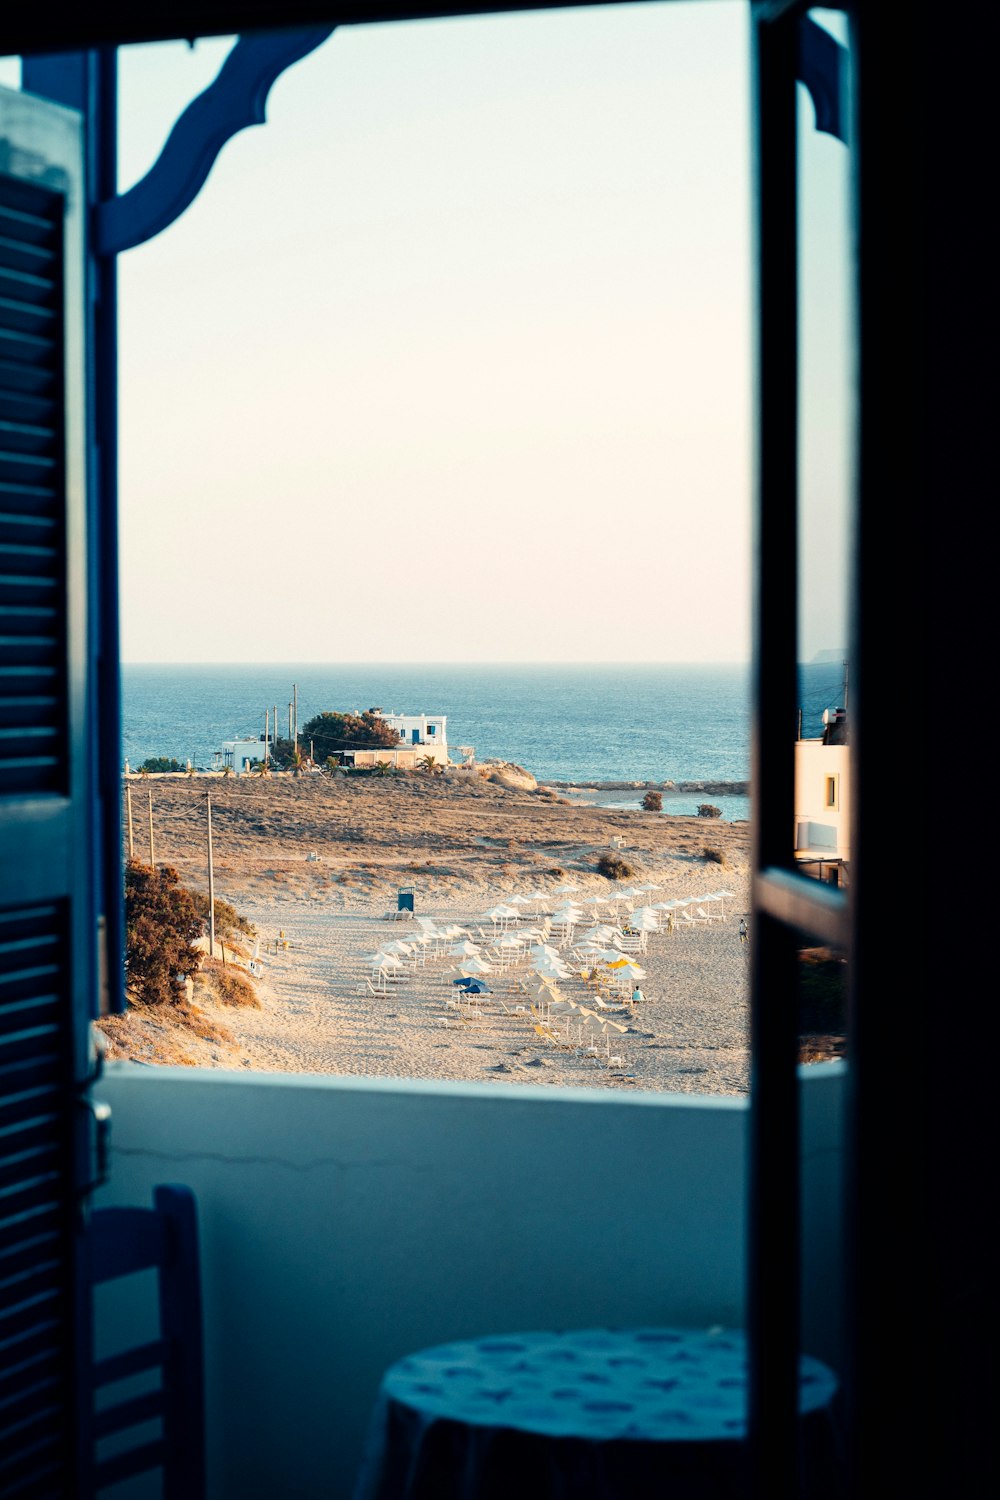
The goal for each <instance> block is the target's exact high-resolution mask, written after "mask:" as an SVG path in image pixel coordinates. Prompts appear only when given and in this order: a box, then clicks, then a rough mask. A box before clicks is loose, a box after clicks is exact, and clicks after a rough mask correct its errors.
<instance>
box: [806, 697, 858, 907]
mask: <svg viewBox="0 0 1000 1500" xmlns="http://www.w3.org/2000/svg"><path fill="white" fill-rule="evenodd" d="M823 722H824V726H825V727H824V730H823V734H822V735H821V736H820V737H818V738H815V739H798V740H796V742H795V864H796V869H799V870H801V872H802V873H803V874H804V875H812V876H815V877H816V878H817V879H819V880H825V881H826V882H827V883H828V884H830V885H843V884H844V883H845V881H846V879H847V875H848V871H849V868H850V860H851V772H850V749H849V745H848V730H847V715H846V713H845V711H844V710H843V709H833V710H828V711H827V712H825V713H824V715H823Z"/></svg>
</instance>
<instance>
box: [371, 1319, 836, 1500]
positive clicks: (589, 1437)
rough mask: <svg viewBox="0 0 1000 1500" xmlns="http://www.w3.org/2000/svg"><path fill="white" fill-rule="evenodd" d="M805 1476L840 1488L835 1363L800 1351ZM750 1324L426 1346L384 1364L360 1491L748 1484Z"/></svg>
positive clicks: (431, 1495) (669, 1491)
mask: <svg viewBox="0 0 1000 1500" xmlns="http://www.w3.org/2000/svg"><path fill="white" fill-rule="evenodd" d="M799 1389H800V1397H799V1410H800V1414H801V1418H802V1422H803V1448H804V1453H805V1456H806V1462H807V1486H806V1488H807V1491H808V1493H809V1494H810V1495H813V1496H816V1497H817V1500H831V1497H833V1496H835V1495H836V1494H837V1483H838V1479H837V1474H838V1463H837V1444H836V1434H835V1430H834V1424H833V1418H832V1411H831V1407H832V1403H833V1399H834V1395H835V1393H836V1389H837V1381H836V1377H835V1376H834V1375H833V1373H832V1371H830V1370H829V1369H828V1368H827V1367H826V1366H825V1365H823V1364H820V1362H819V1361H818V1360H815V1359H809V1358H805V1357H804V1358H803V1359H802V1361H801V1365H800V1387H799ZM746 1394H747V1349H746V1339H745V1336H744V1335H743V1334H742V1333H741V1332H738V1331H727V1330H723V1329H712V1330H709V1331H707V1332H705V1331H694V1330H689V1329H679V1328H632V1329H601V1328H595V1329H584V1330H578V1331H575V1332H568V1333H555V1332H548V1333H546V1332H539V1333H524V1334H512V1335H509V1336H506V1337H496V1338H482V1339H475V1340H470V1341H468V1342H464V1343H458V1344H443V1345H441V1346H440V1347H438V1348H435V1349H424V1350H421V1351H420V1352H419V1353H417V1354H413V1355H410V1356H409V1357H407V1358H406V1359H402V1360H400V1361H399V1362H398V1363H397V1364H395V1365H393V1366H392V1368H391V1369H390V1370H389V1371H388V1372H387V1373H386V1375H385V1377H384V1379H383V1381H382V1387H381V1390H380V1393H379V1400H378V1403H377V1405H376V1410H375V1412H374V1415H373V1420H372V1424H371V1430H370V1434H369V1442H368V1447H367V1450H366V1454H365V1460H364V1463H363V1465H362V1470H361V1474H360V1477H359V1481H358V1486H357V1489H356V1491H355V1500H532V1497H534V1496H538V1497H553V1500H646V1497H649V1500H652V1497H654V1496H655V1497H656V1500H678V1497H679V1500H724V1497H730V1496H732V1497H737V1496H739V1497H742V1496H743V1495H745V1493H746V1483H745V1480H746V1472H745V1463H746V1454H745V1446H744V1444H743V1443H742V1441H741V1439H743V1438H744V1437H745V1436H746Z"/></svg>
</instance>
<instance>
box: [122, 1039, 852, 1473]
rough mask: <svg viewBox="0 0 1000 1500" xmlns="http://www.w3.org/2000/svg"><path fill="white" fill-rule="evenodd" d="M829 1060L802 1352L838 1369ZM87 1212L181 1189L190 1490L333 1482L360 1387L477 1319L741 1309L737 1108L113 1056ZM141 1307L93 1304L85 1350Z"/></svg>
mask: <svg viewBox="0 0 1000 1500" xmlns="http://www.w3.org/2000/svg"><path fill="white" fill-rule="evenodd" d="M842 1081H843V1070H842V1068H841V1067H840V1066H839V1065H830V1066H824V1067H818V1068H812V1069H810V1070H809V1077H808V1079H807V1081H806V1086H805V1087H804V1090H803V1093H804V1106H805V1108H804V1113H805V1130H804V1152H803V1158H804V1162H805V1163H806V1165H807V1173H806V1192H805V1219H806V1248H807V1256H806V1264H807V1299H806V1300H807V1306H808V1308H809V1316H808V1318H807V1322H806V1332H805V1340H804V1342H805V1345H806V1347H807V1348H808V1349H809V1351H810V1352H811V1353H815V1354H818V1355H820V1356H821V1357H825V1358H827V1359H830V1360H832V1361H834V1362H836V1360H837V1356H838V1350H837V1344H836V1329H837V1325H838V1315H837V1304H838V1299H839V1265H840V1262H839V1254H838V1251H837V1243H838V1242H837V1225H838V1222H839V1214H838V1212H837V1207H836V1205H837V1202H838V1194H839V1188H838V1184H839V1164H840V1155H839V1150H840V1148H839V1109H840V1095H841V1089H842ZM98 1092H99V1095H100V1096H101V1097H103V1098H105V1099H107V1101H108V1102H109V1103H110V1104H111V1106H112V1110H113V1127H112V1175H111V1181H110V1183H109V1184H108V1186H107V1187H106V1188H104V1189H102V1191H101V1193H100V1194H99V1195H98V1203H99V1205H104V1204H109V1203H135V1204H145V1203H148V1202H150V1199H151V1193H152V1189H153V1187H154V1185H155V1184H156V1183H159V1182H183V1183H187V1184H188V1185H189V1186H190V1187H191V1188H192V1189H193V1190H194V1192H195V1193H196V1194H197V1197H198V1203H199V1215H200V1225H201V1235H202V1260H203V1285H204V1300H205V1332H206V1364H207V1370H206V1376H207V1406H208V1424H209V1475H210V1495H211V1496H212V1500H231V1497H233V1496H237V1495H238V1496H240V1497H241V1500H256V1497H261V1500H265V1497H266V1500H274V1497H276V1496H301V1497H312V1496H317V1497H319V1496H323V1497H325V1500H341V1497H347V1496H349V1494H350V1490H351V1484H352V1480H353V1477H354V1473H355V1469H356V1465H357V1461H358V1457H359V1454H360V1450H361V1445H362V1442H363V1438H364V1432H365V1427H366V1423H367V1418H368V1413H369V1410H370V1408H371V1405H372V1402H373V1400H374V1396H375V1392H376V1389H377V1385H378V1381H379V1378H380V1376H381V1374H382V1371H383V1370H384V1369H385V1367H386V1366H387V1365H388V1364H390V1363H391V1362H392V1361H393V1360H394V1359H396V1358H397V1357H398V1356H399V1355H401V1354H403V1353H405V1352H407V1351H409V1350H413V1349H417V1348H421V1347H424V1346H426V1345H429V1344H435V1343H440V1342H444V1341H446V1340H450V1339H456V1338H462V1337H466V1336H470V1335H474V1334H481V1333H485V1332H511V1331H514V1330H516V1329H527V1328H538V1327H567V1326H570V1327H572V1326H576V1327H581V1326H584V1327H585V1326H588V1325H591V1324H616V1325H629V1324H671V1323H672V1324H685V1325H689V1326H709V1325H711V1324H723V1325H727V1326H736V1325H740V1324H741V1323H742V1321H743V1311H744V1299H743V1249H744V1245H743V1240H744V1198H745V1147H746V1124H747V1108H746V1103H745V1101H743V1100H739V1099H724V1098H709V1097H704V1098H702V1097H697V1096H690V1095H656V1094H648V1093H636V1094H626V1093H624V1092H622V1091H618V1090H616V1091H614V1092H611V1091H609V1092H607V1093H604V1092H598V1091H596V1090H593V1091H591V1090H583V1089H573V1090H568V1089H559V1090H557V1089H547V1088H544V1087H523V1086H512V1085H503V1084H496V1085H479V1084H459V1083H454V1084H445V1083H435V1084H422V1083H418V1082H412V1081H395V1080H385V1079H380V1080H375V1079H352V1078H330V1077H318V1076H315V1075H312V1076H310V1075H300V1076H289V1075H263V1074H253V1075H246V1074H231V1073H216V1072H213V1073H197V1072H192V1071H190V1070H188V1069H152V1068H143V1067H133V1066H129V1065H113V1066H111V1067H109V1069H108V1071H107V1074H106V1076H105V1078H104V1080H103V1081H102V1085H101V1087H100V1089H99V1090H98ZM137 1316H139V1310H138V1308H137V1305H136V1304H135V1303H134V1302H133V1301H129V1300H127V1299H126V1298H125V1297H124V1296H122V1295H121V1294H118V1295H116V1296H114V1297H111V1296H108V1295H107V1294H105V1298H104V1300H103V1301H102V1302H101V1303H100V1304H99V1306H98V1319H99V1323H100V1327H99V1336H100V1339H101V1341H102V1344H104V1346H105V1347H111V1346H113V1345H114V1344H115V1343H116V1342H118V1340H119V1334H120V1330H121V1328H122V1326H123V1325H125V1324H129V1325H132V1324H133V1323H134V1321H135V1318H136V1317H137Z"/></svg>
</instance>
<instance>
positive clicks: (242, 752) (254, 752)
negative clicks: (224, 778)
mask: <svg viewBox="0 0 1000 1500" xmlns="http://www.w3.org/2000/svg"><path fill="white" fill-rule="evenodd" d="M263 759H264V741H263V740H262V739H255V740H249V739H248V740H223V742H222V744H221V745H220V747H219V749H218V750H213V751H212V770H213V771H223V770H225V768H226V767H227V766H231V767H232V769H233V770H234V771H236V772H237V773H239V772H241V771H249V769H250V766H251V764H252V762H253V761H255V760H263Z"/></svg>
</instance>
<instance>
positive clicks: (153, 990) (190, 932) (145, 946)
mask: <svg viewBox="0 0 1000 1500" xmlns="http://www.w3.org/2000/svg"><path fill="white" fill-rule="evenodd" d="M200 936H201V918H200V917H199V915H198V912H197V909H196V907H195V903H194V899H193V897H192V895H191V892H190V891H188V890H186V889H185V888H184V886H182V885H181V884H180V877H179V876H178V874H177V871H176V870H174V869H171V867H170V866H169V865H161V866H160V868H159V869H158V870H151V869H150V868H149V866H148V865H144V864H140V862H139V861H138V860H137V859H130V860H129V861H128V863H127V864H126V866H125V982H126V984H127V985H128V986H129V988H130V989H132V990H133V991H134V992H135V994H136V995H137V996H138V998H139V999H140V1000H143V1001H144V1002H145V1003H146V1004H147V1005H177V1004H179V1002H180V994H179V992H178V987H177V976H178V975H179V974H182V975H184V976H185V977H186V976H188V975H191V974H194V973H195V972H196V971H197V969H198V968H199V966H200V964H201V954H200V953H199V951H198V949H197V948H194V947H192V944H193V942H194V940H195V938H197V937H200Z"/></svg>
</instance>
